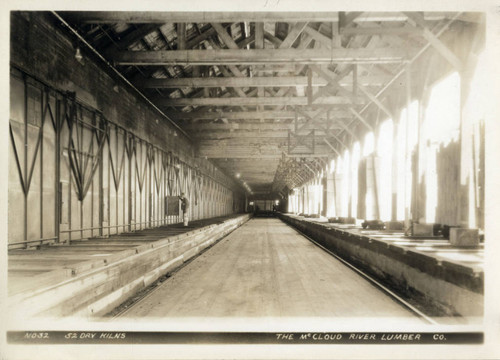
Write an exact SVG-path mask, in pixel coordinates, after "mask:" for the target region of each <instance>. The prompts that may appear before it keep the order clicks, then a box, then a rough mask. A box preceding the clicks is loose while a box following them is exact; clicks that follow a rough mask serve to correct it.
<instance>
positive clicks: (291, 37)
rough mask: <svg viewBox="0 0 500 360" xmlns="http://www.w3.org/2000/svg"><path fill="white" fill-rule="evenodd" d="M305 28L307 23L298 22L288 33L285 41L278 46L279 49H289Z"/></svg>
mask: <svg viewBox="0 0 500 360" xmlns="http://www.w3.org/2000/svg"><path fill="white" fill-rule="evenodd" d="M306 26H307V22H298V23H296V24H295V25H294V26H293V27H292V28H291V29H290V31H289V32H288V35H287V36H286V38H285V40H283V42H282V43H281V44H280V46H279V47H280V49H288V48H291V47H292V45H293V43H294V42H295V40H297V38H298V37H299V36H300V34H301V33H302V31H303V30H304V28H305V27H306Z"/></svg>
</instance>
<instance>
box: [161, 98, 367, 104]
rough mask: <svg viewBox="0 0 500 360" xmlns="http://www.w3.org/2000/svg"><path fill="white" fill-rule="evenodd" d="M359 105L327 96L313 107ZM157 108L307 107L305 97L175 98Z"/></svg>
mask: <svg viewBox="0 0 500 360" xmlns="http://www.w3.org/2000/svg"><path fill="white" fill-rule="evenodd" d="M353 103H354V104H356V103H357V104H360V103H362V100H361V99H357V98H356V99H355V98H347V97H343V96H328V97H322V98H319V99H317V100H316V101H315V102H314V104H315V105H349V104H353ZM156 104H157V105H159V106H259V105H276V106H280V105H292V106H296V105H309V104H308V101H307V97H305V96H301V97H299V96H297V97H291V96H289V97H261V98H254V97H246V98H243V97H226V98H176V99H159V100H158V101H157V102H156Z"/></svg>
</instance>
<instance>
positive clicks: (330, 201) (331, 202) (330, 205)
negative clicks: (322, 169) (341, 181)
mask: <svg viewBox="0 0 500 360" xmlns="http://www.w3.org/2000/svg"><path fill="white" fill-rule="evenodd" d="M336 208H337V206H336V204H335V172H330V171H328V173H327V175H326V204H325V209H326V216H327V217H333V216H336V214H337V209H336Z"/></svg>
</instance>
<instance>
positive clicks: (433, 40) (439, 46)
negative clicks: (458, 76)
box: [404, 12, 463, 71]
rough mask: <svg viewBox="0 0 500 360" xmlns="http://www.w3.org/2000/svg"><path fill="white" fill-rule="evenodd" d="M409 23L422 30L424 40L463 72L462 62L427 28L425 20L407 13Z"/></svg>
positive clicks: (417, 15) (414, 14) (415, 14)
mask: <svg viewBox="0 0 500 360" xmlns="http://www.w3.org/2000/svg"><path fill="white" fill-rule="evenodd" d="M404 14H405V15H406V16H408V22H409V23H410V24H412V25H413V26H415V27H419V28H420V29H421V30H422V35H423V36H424V38H425V39H426V40H427V41H428V42H429V43H430V44H431V45H432V46H433V47H434V48H435V49H436V50H437V51H438V52H439V54H441V55H442V56H443V57H444V58H445V59H446V60H448V62H449V63H450V64H452V65H453V67H454V68H455V69H456V70H457V71H462V68H463V64H462V60H460V59H459V58H458V56H456V55H455V54H454V53H453V52H452V51H451V50H450V49H449V48H448V47H447V46H446V45H445V44H444V43H443V42H442V41H441V40H439V39H438V37H437V36H436V35H434V34H433V33H432V32H431V31H430V30H429V29H428V28H427V26H426V24H425V21H424V18H423V17H422V16H421V15H420V14H418V13H413V12H405V13H404Z"/></svg>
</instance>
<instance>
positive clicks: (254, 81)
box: [136, 76, 328, 89]
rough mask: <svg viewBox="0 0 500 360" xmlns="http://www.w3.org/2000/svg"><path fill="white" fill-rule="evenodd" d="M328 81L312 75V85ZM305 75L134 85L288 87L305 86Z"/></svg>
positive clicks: (163, 81) (160, 80) (167, 86)
mask: <svg viewBox="0 0 500 360" xmlns="http://www.w3.org/2000/svg"><path fill="white" fill-rule="evenodd" d="M327 83H328V82H327V81H326V80H324V79H322V78H320V77H318V76H313V78H312V86H325V85H326V84H327ZM306 85H307V76H275V77H251V78H250V77H194V78H172V79H168V78H162V79H145V80H143V81H139V82H138V83H137V84H136V86H137V87H142V88H148V89H149V88H165V89H167V88H179V87H181V88H182V87H193V88H200V87H290V86H306Z"/></svg>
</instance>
